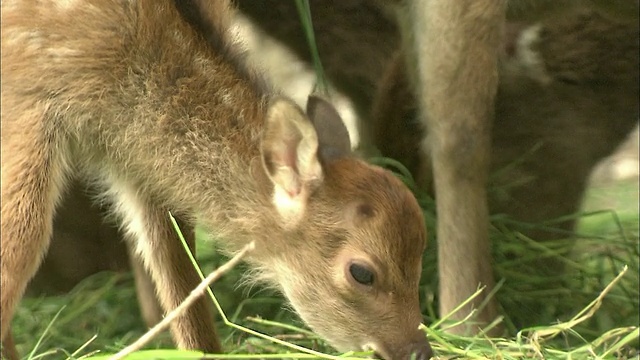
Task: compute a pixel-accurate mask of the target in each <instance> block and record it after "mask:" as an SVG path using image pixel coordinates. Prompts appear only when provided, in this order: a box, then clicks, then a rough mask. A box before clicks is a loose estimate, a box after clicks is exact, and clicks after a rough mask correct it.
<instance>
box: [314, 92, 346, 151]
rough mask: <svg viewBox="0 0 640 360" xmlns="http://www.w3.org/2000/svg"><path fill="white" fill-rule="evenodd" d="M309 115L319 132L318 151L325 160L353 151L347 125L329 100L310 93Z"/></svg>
mask: <svg viewBox="0 0 640 360" xmlns="http://www.w3.org/2000/svg"><path fill="white" fill-rule="evenodd" d="M307 115H308V116H309V119H310V120H311V122H312V123H313V126H314V128H315V129H316V133H317V134H318V153H319V154H320V157H321V158H322V159H323V160H331V159H336V158H340V157H344V156H347V155H349V154H350V153H351V141H350V140H349V132H348V131H347V127H346V126H345V125H344V122H343V121H342V118H340V114H338V111H336V109H335V108H334V107H333V105H331V103H330V102H329V101H327V100H326V99H324V98H323V97H321V96H319V95H316V94H311V95H309V99H308V100H307Z"/></svg>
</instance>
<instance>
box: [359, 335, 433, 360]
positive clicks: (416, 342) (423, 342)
mask: <svg viewBox="0 0 640 360" xmlns="http://www.w3.org/2000/svg"><path fill="white" fill-rule="evenodd" d="M371 348H373V349H374V350H375V353H374V356H375V358H377V359H385V360H409V359H414V360H429V359H431V357H432V356H433V350H432V349H431V345H430V344H429V341H428V340H427V338H426V336H425V334H424V332H422V331H417V332H416V334H415V336H414V337H413V339H411V341H410V342H409V343H408V344H406V345H401V346H398V347H395V348H394V347H392V346H391V347H385V346H372V347H371Z"/></svg>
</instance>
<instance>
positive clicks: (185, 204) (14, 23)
mask: <svg viewBox="0 0 640 360" xmlns="http://www.w3.org/2000/svg"><path fill="white" fill-rule="evenodd" d="M231 15H232V10H231V8H230V5H229V3H228V1H222V0H216V1H202V2H197V1H195V0H194V1H173V2H172V1H169V0H137V1H127V2H123V1H118V0H88V1H72V0H71V1H34V0H31V1H30V0H22V1H21V0H13V1H12V0H7V1H3V2H2V98H1V100H2V143H1V144H2V245H1V256H2V263H1V269H2V280H1V285H2V287H1V288H2V290H1V295H2V296H1V301H0V305H1V306H2V315H3V316H2V321H1V325H2V326H1V332H2V338H3V339H4V338H5V337H6V336H7V334H8V330H9V324H10V320H11V318H12V315H13V312H14V310H15V307H16V304H17V302H18V301H19V299H20V297H21V296H22V294H23V292H24V290H25V286H26V284H27V282H28V281H29V279H30V278H31V277H32V276H33V275H34V274H35V272H36V270H37V269H38V266H39V264H40V261H41V258H42V257H43V255H44V254H45V253H46V251H47V247H48V244H49V241H50V240H49V239H50V236H51V232H52V219H53V216H54V212H55V210H56V206H57V205H58V202H59V200H60V199H61V197H62V195H63V193H64V191H65V188H66V187H67V185H68V184H67V183H68V182H69V179H70V178H72V177H79V178H81V179H82V180H83V181H87V182H90V183H93V184H95V186H97V187H99V188H101V189H102V191H101V199H102V200H103V201H105V202H108V203H110V205H111V207H110V208H111V211H112V212H113V214H114V215H115V216H116V217H117V218H118V219H119V221H120V223H121V224H122V227H123V229H124V230H125V233H126V240H127V241H128V243H129V245H130V246H131V247H132V248H133V249H134V252H135V256H137V257H138V258H139V259H140V260H141V261H142V262H143V263H144V264H145V266H146V267H147V269H148V270H149V272H150V274H151V277H152V279H153V281H154V283H155V286H156V288H157V291H158V295H159V299H160V303H161V305H162V307H163V310H164V311H169V310H171V309H173V308H175V307H176V306H177V305H178V304H179V303H180V301H181V300H182V299H184V298H185V297H186V295H187V294H188V293H189V291H190V290H191V289H192V288H194V287H195V286H196V284H197V283H198V281H199V278H198V276H197V274H196V272H195V271H194V270H193V269H192V267H191V265H190V263H189V261H188V259H187V256H186V254H185V253H184V251H183V250H182V248H181V245H180V244H179V242H178V241H177V237H176V236H175V234H174V230H173V227H172V225H171V223H170V221H169V218H168V211H171V212H172V213H174V214H176V215H177V216H179V217H180V218H181V219H182V220H183V221H184V222H186V223H187V224H188V225H190V226H192V225H193V224H194V223H195V222H196V221H198V222H199V223H201V224H203V225H205V226H206V227H207V228H208V229H209V230H211V231H212V232H214V233H215V234H216V235H217V237H219V238H220V239H222V240H221V241H222V242H223V248H224V250H225V251H226V252H228V253H230V254H232V253H234V252H236V251H238V250H239V249H240V248H242V247H243V246H244V245H245V244H247V243H248V242H250V241H255V244H256V248H255V250H254V251H253V252H252V253H251V254H250V256H249V257H248V258H247V261H248V262H249V263H250V265H252V268H253V269H254V271H252V272H251V276H252V279H255V280H261V281H266V282H269V283H271V284H274V285H276V286H278V287H279V288H280V289H281V290H282V292H283V293H284V294H285V295H286V296H287V298H288V299H289V300H290V302H291V303H292V305H293V307H294V308H295V309H296V311H297V312H298V313H299V314H300V316H301V317H302V319H303V320H304V321H305V322H306V323H307V324H308V325H309V326H310V327H311V328H312V329H314V330H315V331H316V332H317V333H318V334H320V335H321V336H323V337H325V338H326V339H327V340H328V341H329V343H331V344H332V345H333V346H335V347H336V348H337V349H339V350H344V351H346V350H357V349H363V348H370V349H373V350H375V351H376V353H377V354H378V355H379V356H381V357H383V358H386V359H406V358H409V356H410V355H412V354H414V355H417V358H418V359H427V358H429V357H430V356H431V349H430V347H429V344H428V342H427V340H426V337H425V334H424V333H423V332H422V331H420V330H419V329H418V326H419V325H420V323H421V319H422V317H421V314H420V309H419V304H418V282H419V277H420V272H421V258H422V253H423V250H424V248H425V245H426V236H425V226H424V222H423V217H422V212H421V209H420V208H419V207H418V204H417V202H416V200H415V198H414V197H413V195H412V194H411V193H410V191H409V190H408V189H407V188H406V187H405V186H404V185H403V184H402V183H401V182H400V181H399V180H398V179H397V178H396V177H394V176H393V175H392V174H391V173H389V172H387V171H386V170H383V169H381V168H378V167H375V166H372V165H369V164H367V163H365V162H364V161H362V160H359V159H357V158H356V157H354V156H353V155H352V154H351V150H350V143H349V137H348V134H347V131H346V129H345V127H344V125H343V124H342V121H341V119H340V117H339V116H338V114H337V113H336V111H335V110H334V109H333V107H332V106H331V105H330V104H329V103H328V102H327V101H325V100H323V99H322V98H319V97H317V96H312V97H310V98H309V101H308V105H307V111H306V114H305V113H304V112H303V111H302V110H301V109H300V108H299V107H298V106H297V105H295V104H294V103H293V102H292V101H290V100H288V99H286V98H284V97H281V96H278V95H277V94H276V93H275V92H274V91H273V90H271V89H270V88H269V87H268V86H267V85H266V83H265V82H264V81H263V80H262V79H261V77H260V76H259V75H258V74H257V73H255V72H254V71H252V70H251V69H250V67H249V66H248V65H247V63H246V62H245V60H244V59H243V57H242V53H241V51H240V47H239V45H238V44H236V43H234V41H233V40H232V38H231V34H230V31H229V29H230V25H229V24H230V17H231ZM172 333H173V336H174V338H175V340H176V342H177V344H178V346H180V347H181V348H192V349H200V350H203V351H207V352H220V351H221V350H222V349H221V345H220V342H219V340H218V338H217V337H216V335H215V329H214V326H213V321H212V314H211V311H210V309H209V306H208V303H207V302H206V301H205V300H204V299H202V300H201V301H200V302H199V303H197V304H196V305H194V306H193V307H192V308H191V309H190V310H189V311H188V312H187V313H186V314H185V315H184V316H182V317H180V318H179V319H177V321H176V322H175V323H173V324H172Z"/></svg>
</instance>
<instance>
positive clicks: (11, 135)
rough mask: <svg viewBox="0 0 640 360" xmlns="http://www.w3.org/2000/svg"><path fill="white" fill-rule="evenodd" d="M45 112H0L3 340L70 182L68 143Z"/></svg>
mask: <svg viewBox="0 0 640 360" xmlns="http://www.w3.org/2000/svg"><path fill="white" fill-rule="evenodd" d="M43 113H44V111H42V112H39V113H37V112H36V110H32V111H31V112H28V113H26V116H23V117H22V118H20V119H10V120H9V119H5V114H4V113H3V114H2V115H3V124H2V125H3V126H2V132H3V134H2V183H1V184H2V185H1V187H2V225H1V226H2V227H1V229H2V234H1V236H2V242H0V244H1V246H0V256H1V258H2V261H1V262H0V266H1V269H2V271H1V273H0V274H1V286H0V289H1V300H0V306H1V309H2V319H1V325H2V328H1V333H2V335H1V336H2V339H5V337H6V336H8V334H9V324H10V322H11V318H12V317H13V313H14V310H15V307H16V306H17V303H18V301H19V300H20V298H21V297H22V295H23V294H24V291H25V289H26V286H27V283H28V282H29V280H30V279H31V278H32V277H33V276H34V275H35V273H36V271H37V270H38V267H39V266H40V263H41V262H42V258H43V257H44V255H45V253H46V251H47V248H48V246H49V242H50V237H51V232H52V226H53V214H54V209H55V206H56V204H57V203H58V200H59V199H60V195H61V193H62V191H63V188H64V185H65V182H66V180H65V179H66V176H65V173H66V172H67V167H66V163H65V161H64V154H63V153H61V152H60V149H63V148H64V147H63V145H62V143H61V142H60V140H61V139H60V137H59V136H58V135H59V134H57V133H55V131H54V130H51V129H46V127H45V126H46V122H45V121H43V119H42V117H43V115H42V114H43ZM17 127H19V129H17Z"/></svg>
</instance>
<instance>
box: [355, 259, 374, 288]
mask: <svg viewBox="0 0 640 360" xmlns="http://www.w3.org/2000/svg"><path fill="white" fill-rule="evenodd" d="M349 273H350V274H351V277H353V279H354V280H355V281H357V282H358V283H360V284H362V285H367V286H369V285H372V284H373V280H374V276H373V272H372V271H371V270H369V268H367V267H366V266H364V265H360V264H351V265H349Z"/></svg>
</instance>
